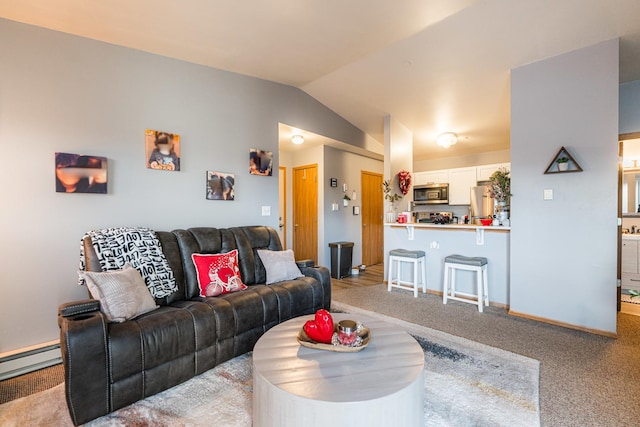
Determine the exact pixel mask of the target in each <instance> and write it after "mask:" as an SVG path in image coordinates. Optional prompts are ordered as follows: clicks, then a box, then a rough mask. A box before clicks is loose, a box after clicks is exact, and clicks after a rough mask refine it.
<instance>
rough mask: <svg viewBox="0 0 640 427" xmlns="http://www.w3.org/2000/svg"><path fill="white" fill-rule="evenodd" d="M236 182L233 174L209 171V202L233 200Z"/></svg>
mask: <svg viewBox="0 0 640 427" xmlns="http://www.w3.org/2000/svg"><path fill="white" fill-rule="evenodd" d="M235 182H236V179H235V175H234V174H232V173H226V172H213V171H207V200H233V199H234V198H235Z"/></svg>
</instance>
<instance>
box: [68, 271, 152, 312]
mask: <svg viewBox="0 0 640 427" xmlns="http://www.w3.org/2000/svg"><path fill="white" fill-rule="evenodd" d="M78 274H80V277H82V278H83V279H84V280H85V281H86V283H87V287H88V288H89V292H91V296H92V297H93V298H95V299H97V300H98V301H100V310H101V311H102V313H103V314H104V315H105V317H106V318H107V320H108V321H109V322H116V323H121V322H124V321H125V320H129V319H132V318H134V317H136V316H139V315H141V314H143V313H147V312H149V311H151V310H155V309H156V308H158V306H157V305H156V302H155V300H154V299H153V297H152V296H151V293H149V289H148V288H147V286H146V285H145V283H144V279H143V278H142V276H141V275H140V273H139V272H138V270H136V269H135V268H133V267H131V266H130V265H129V264H126V265H125V266H124V268H123V269H122V270H112V271H104V272H93V271H79V272H78Z"/></svg>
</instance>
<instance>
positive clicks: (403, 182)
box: [398, 170, 411, 196]
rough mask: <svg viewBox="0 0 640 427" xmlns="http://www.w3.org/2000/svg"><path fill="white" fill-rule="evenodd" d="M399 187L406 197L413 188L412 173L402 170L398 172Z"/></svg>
mask: <svg viewBox="0 0 640 427" xmlns="http://www.w3.org/2000/svg"><path fill="white" fill-rule="evenodd" d="M398 185H399V186H400V191H401V192H402V195H403V196H406V195H407V193H408V192H409V187H410V186H411V173H410V172H409V171H405V170H402V171H400V172H398Z"/></svg>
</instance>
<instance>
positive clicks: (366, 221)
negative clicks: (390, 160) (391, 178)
mask: <svg viewBox="0 0 640 427" xmlns="http://www.w3.org/2000/svg"><path fill="white" fill-rule="evenodd" d="M360 181H361V184H362V186H361V188H362V209H361V212H360V213H361V218H362V263H363V264H364V265H374V264H380V263H382V262H384V228H383V227H384V226H383V222H382V220H383V215H384V212H383V211H384V208H383V196H382V175H381V174H379V173H374V172H367V171H362V172H361V176H360Z"/></svg>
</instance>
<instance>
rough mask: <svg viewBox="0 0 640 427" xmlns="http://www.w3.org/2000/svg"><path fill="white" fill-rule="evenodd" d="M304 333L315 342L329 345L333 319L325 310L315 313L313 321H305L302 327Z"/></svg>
mask: <svg viewBox="0 0 640 427" xmlns="http://www.w3.org/2000/svg"><path fill="white" fill-rule="evenodd" d="M303 329H304V332H305V333H306V334H307V336H308V337H309V338H311V339H312V340H314V341H316V342H320V343H324V344H331V337H332V336H333V318H332V317H331V314H329V312H328V311H327V310H323V309H320V310H318V311H316V316H315V318H314V320H307V321H306V323H305V324H304V326H303Z"/></svg>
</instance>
